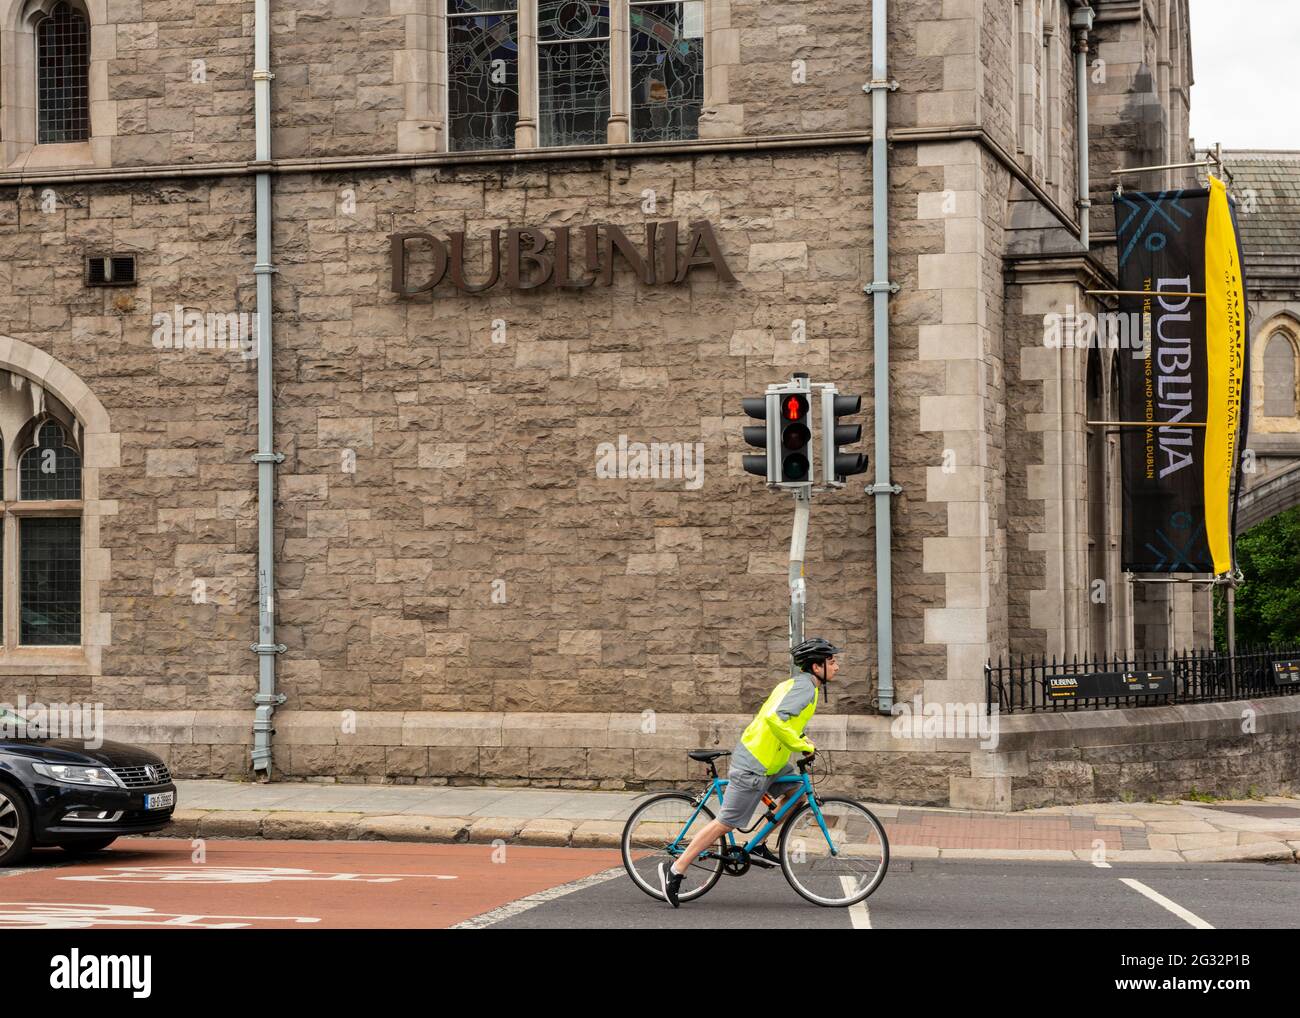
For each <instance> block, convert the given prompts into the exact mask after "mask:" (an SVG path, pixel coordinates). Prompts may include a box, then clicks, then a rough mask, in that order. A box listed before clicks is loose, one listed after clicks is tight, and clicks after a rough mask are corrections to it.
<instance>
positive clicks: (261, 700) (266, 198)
mask: <svg viewBox="0 0 1300 1018" xmlns="http://www.w3.org/2000/svg"><path fill="white" fill-rule="evenodd" d="M253 19H254V20H253V27H254V37H255V41H254V45H253V111H254V112H253V116H254V124H255V131H256V148H255V158H256V160H257V162H259V163H267V162H269V161H270V159H271V79H272V78H273V77H275V75H273V74H272V73H271V68H270V51H271V11H270V0H256V2H255V4H254V6H253ZM256 192H257V262H256V264H255V265H254V266H253V273H254V276H255V278H256V280H257V454H256V455H254V456H253V462H254V463H256V464H257V643H255V644H253V646H252V648H251V649H252V651H253V652H254V653H255V654H256V655H257V665H258V668H257V694H256V695H255V696H254V697H253V703H254V704H256V710H255V711H254V713H253V770H254V771H259V772H261V776H262V777H263V778H264V779H265V780H268V781H269V780H270V778H271V736H272V735H274V734H275V729H274V728H273V727H272V715H273V714H274V713H275V708H276V707H277V706H279V705H280V704H282V703H284V699H285V698H284V694H283V693H277V692H276V691H275V655H276V654H279V653H283V652H284V649H285V648H284V645H283V644H277V643H276V642H275V465H276V464H277V463H280V462H282V461H283V460H284V456H283V455H281V454H280V453H277V452H275V451H274V448H273V447H274V442H275V436H274V433H273V430H272V422H273V415H272V409H273V407H272V402H273V396H272V387H271V351H272V346H271V273H273V272H274V271H275V268H274V267H273V266H272V265H271V175H270V173H267V172H266V171H265V170H260V171H259V172H258V174H257V177H256Z"/></svg>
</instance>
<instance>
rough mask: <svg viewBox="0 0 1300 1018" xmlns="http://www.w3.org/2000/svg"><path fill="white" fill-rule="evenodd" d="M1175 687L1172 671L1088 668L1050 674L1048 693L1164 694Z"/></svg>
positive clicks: (1064, 696)
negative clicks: (1110, 670) (1066, 673)
mask: <svg viewBox="0 0 1300 1018" xmlns="http://www.w3.org/2000/svg"><path fill="white" fill-rule="evenodd" d="M1173 691H1174V676H1173V673H1172V672H1167V671H1166V672H1139V671H1127V672H1086V673H1081V674H1078V675H1051V676H1048V679H1047V693H1048V696H1049V697H1051V699H1053V700H1095V699H1099V698H1105V697H1113V696H1165V695H1168V694H1170V693H1172V692H1173Z"/></svg>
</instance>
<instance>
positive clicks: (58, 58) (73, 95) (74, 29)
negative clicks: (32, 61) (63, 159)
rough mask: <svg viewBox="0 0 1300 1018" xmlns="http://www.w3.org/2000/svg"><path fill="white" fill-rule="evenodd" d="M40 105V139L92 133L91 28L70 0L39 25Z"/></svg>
mask: <svg viewBox="0 0 1300 1018" xmlns="http://www.w3.org/2000/svg"><path fill="white" fill-rule="evenodd" d="M36 103H37V117H36V122H37V134H36V140H37V142H38V143H40V144H42V145H47V144H59V143H63V142H70V141H85V140H86V139H87V138H89V137H90V26H89V25H88V24H87V23H86V19H85V17H84V16H83V15H82V14H81V12H79V11H74V10H73V9H72V8H71V7H69V6H68V5H67V4H57V5H56V6H55V8H54V10H53V11H52V12H51V13H50V15H49V16H48V17H46V18H42V19H41V21H40V23H39V24H38V25H37V26H36Z"/></svg>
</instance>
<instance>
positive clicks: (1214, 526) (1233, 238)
mask: <svg viewBox="0 0 1300 1018" xmlns="http://www.w3.org/2000/svg"><path fill="white" fill-rule="evenodd" d="M1245 350H1246V295H1245V294H1244V293H1243V292H1242V285H1241V251H1240V250H1239V249H1238V247H1237V233H1236V230H1235V229H1234V228H1233V223H1232V212H1231V211H1230V210H1229V208H1228V193H1227V190H1226V189H1225V188H1224V186H1223V181H1221V180H1218V179H1216V178H1215V177H1210V204H1209V209H1208V211H1207V213H1206V218H1205V358H1206V363H1207V365H1208V373H1207V386H1208V392H1207V397H1208V398H1207V404H1208V408H1209V409H1208V413H1207V415H1206V418H1205V420H1206V428H1205V534H1206V538H1207V539H1208V541H1209V545H1210V555H1211V556H1212V557H1213V559H1214V571H1215V573H1216V574H1220V575H1221V574H1223V573H1226V572H1229V571H1231V569H1232V532H1231V529H1230V528H1231V525H1232V524H1231V520H1230V519H1229V505H1230V502H1229V498H1228V496H1229V493H1230V491H1231V489H1232V479H1233V474H1234V472H1235V468H1236V463H1237V443H1238V435H1237V432H1238V427H1239V425H1240V423H1241V386H1242V379H1243V378H1244V372H1245V370H1246V365H1245V363H1244V358H1245Z"/></svg>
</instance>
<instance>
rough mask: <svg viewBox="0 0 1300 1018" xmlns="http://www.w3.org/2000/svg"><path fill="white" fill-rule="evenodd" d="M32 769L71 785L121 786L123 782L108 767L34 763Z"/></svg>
mask: <svg viewBox="0 0 1300 1018" xmlns="http://www.w3.org/2000/svg"><path fill="white" fill-rule="evenodd" d="M32 770H34V771H35V772H36V773H37V774H44V775H45V776H46V777H47V778H53V779H54V780H55V781H62V782H64V783H65V784H69V785H107V786H108V787H109V788H121V787H122V786H121V783H120V782H119V781H118V780H117V778H116V777H114V776H113V772H112V771H110V770H109V769H108V768H107V767H85V766H82V765H81V764H43V763H34V764H32Z"/></svg>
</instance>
